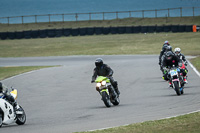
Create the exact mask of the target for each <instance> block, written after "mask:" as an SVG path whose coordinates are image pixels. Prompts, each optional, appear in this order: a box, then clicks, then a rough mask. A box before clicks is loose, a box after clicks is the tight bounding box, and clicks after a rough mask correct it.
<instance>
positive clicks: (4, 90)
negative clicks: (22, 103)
mask: <svg viewBox="0 0 200 133" xmlns="http://www.w3.org/2000/svg"><path fill="white" fill-rule="evenodd" d="M0 96H2V97H3V99H5V100H7V101H8V102H9V103H11V104H12V105H13V106H14V107H15V106H16V104H17V103H16V101H15V99H14V97H13V96H12V95H11V94H10V93H9V92H8V89H7V88H4V87H3V84H2V83H1V82H0Z"/></svg>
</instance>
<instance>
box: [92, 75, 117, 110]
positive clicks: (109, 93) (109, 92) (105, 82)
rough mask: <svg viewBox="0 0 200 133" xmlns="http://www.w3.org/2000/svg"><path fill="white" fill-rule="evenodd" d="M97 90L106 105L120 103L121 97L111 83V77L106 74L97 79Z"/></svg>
mask: <svg viewBox="0 0 200 133" xmlns="http://www.w3.org/2000/svg"><path fill="white" fill-rule="evenodd" d="M95 83H96V90H97V91H98V92H99V93H100V95H101V97H102V100H103V102H104V104H105V106H106V107H111V105H112V104H113V105H115V106H116V105H119V103H120V99H119V96H118V94H117V93H116V91H115V89H114V87H113V86H112V85H111V82H110V79H109V78H107V77H104V76H98V77H97V79H96V80H95Z"/></svg>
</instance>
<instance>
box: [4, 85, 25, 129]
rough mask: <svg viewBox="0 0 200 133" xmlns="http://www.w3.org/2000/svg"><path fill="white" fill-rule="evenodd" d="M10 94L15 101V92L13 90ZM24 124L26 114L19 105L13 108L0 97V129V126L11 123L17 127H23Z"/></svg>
mask: <svg viewBox="0 0 200 133" xmlns="http://www.w3.org/2000/svg"><path fill="white" fill-rule="evenodd" d="M10 94H11V95H12V96H13V97H14V98H15V100H16V99H17V90H16V89H13V90H12V91H11V92H10ZM25 122H26V114H25V112H24V110H23V108H22V107H21V106H20V105H17V106H16V107H15V108H14V107H13V105H12V104H10V103H9V102H8V101H6V100H5V99H4V97H3V96H0V127H1V126H2V125H9V124H12V123H17V124H18V125H23V124H24V123H25Z"/></svg>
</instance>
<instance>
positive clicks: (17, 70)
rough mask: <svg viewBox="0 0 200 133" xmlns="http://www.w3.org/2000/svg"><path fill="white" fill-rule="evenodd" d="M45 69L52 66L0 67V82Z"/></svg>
mask: <svg viewBox="0 0 200 133" xmlns="http://www.w3.org/2000/svg"><path fill="white" fill-rule="evenodd" d="M47 67H53V66H20V67H0V80H3V79H6V78H9V77H12V76H15V75H18V74H21V73H25V72H29V71H33V70H37V69H42V68H47Z"/></svg>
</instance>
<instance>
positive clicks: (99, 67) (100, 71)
mask: <svg viewBox="0 0 200 133" xmlns="http://www.w3.org/2000/svg"><path fill="white" fill-rule="evenodd" d="M95 66H96V67H95V68H94V72H93V76H92V81H91V83H93V82H95V79H96V78H97V76H105V77H108V78H109V79H110V82H111V84H112V86H113V87H114V88H115V90H116V92H117V94H118V95H119V94H120V92H119V89H118V84H117V81H115V80H114V78H113V77H112V75H113V70H112V69H111V68H110V67H109V66H108V65H107V64H104V63H103V60H102V59H101V58H97V59H96V61H95Z"/></svg>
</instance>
